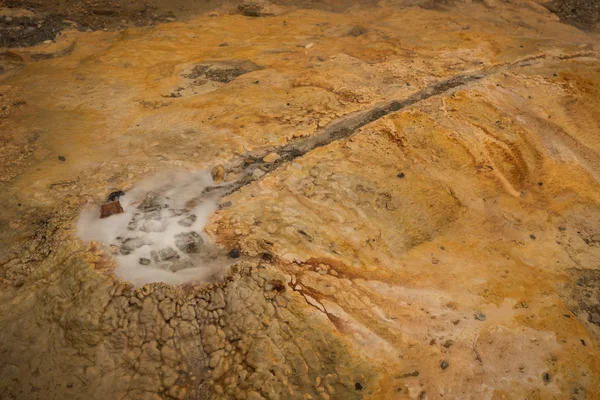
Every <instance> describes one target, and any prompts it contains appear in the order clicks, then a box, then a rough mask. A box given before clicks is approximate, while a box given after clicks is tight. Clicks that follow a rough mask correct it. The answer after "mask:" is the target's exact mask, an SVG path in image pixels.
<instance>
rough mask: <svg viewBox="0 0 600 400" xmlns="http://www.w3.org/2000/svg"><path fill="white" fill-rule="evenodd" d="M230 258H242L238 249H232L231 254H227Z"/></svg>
mask: <svg viewBox="0 0 600 400" xmlns="http://www.w3.org/2000/svg"><path fill="white" fill-rule="evenodd" d="M227 256H228V257H229V258H240V251H239V250H238V249H231V251H230V252H229V253H227Z"/></svg>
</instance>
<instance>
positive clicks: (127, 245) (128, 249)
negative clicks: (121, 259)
mask: <svg viewBox="0 0 600 400" xmlns="http://www.w3.org/2000/svg"><path fill="white" fill-rule="evenodd" d="M145 244H147V242H146V241H145V240H144V239H142V238H127V239H125V240H124V241H123V243H122V244H121V249H120V252H121V254H123V255H124V256H126V255H127V254H131V253H132V252H133V251H134V250H135V249H137V248H139V247H142V246H143V245H145Z"/></svg>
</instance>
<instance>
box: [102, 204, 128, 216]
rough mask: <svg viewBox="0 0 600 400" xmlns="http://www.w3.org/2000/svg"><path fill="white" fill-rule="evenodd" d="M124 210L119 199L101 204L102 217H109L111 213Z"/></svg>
mask: <svg viewBox="0 0 600 400" xmlns="http://www.w3.org/2000/svg"><path fill="white" fill-rule="evenodd" d="M122 212H123V207H121V203H119V201H118V200H117V201H113V202H111V203H106V204H102V206H100V218H108V217H110V216H111V215H115V214H121V213H122Z"/></svg>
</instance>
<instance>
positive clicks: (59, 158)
mask: <svg viewBox="0 0 600 400" xmlns="http://www.w3.org/2000/svg"><path fill="white" fill-rule="evenodd" d="M58 160H59V161H62V162H65V161H67V159H66V158H65V157H64V156H58Z"/></svg>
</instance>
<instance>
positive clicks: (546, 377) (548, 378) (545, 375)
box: [542, 372, 550, 385]
mask: <svg viewBox="0 0 600 400" xmlns="http://www.w3.org/2000/svg"><path fill="white" fill-rule="evenodd" d="M542 379H543V380H544V383H545V384H546V385H547V384H549V383H550V374H549V373H547V372H544V374H543V375H542Z"/></svg>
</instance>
